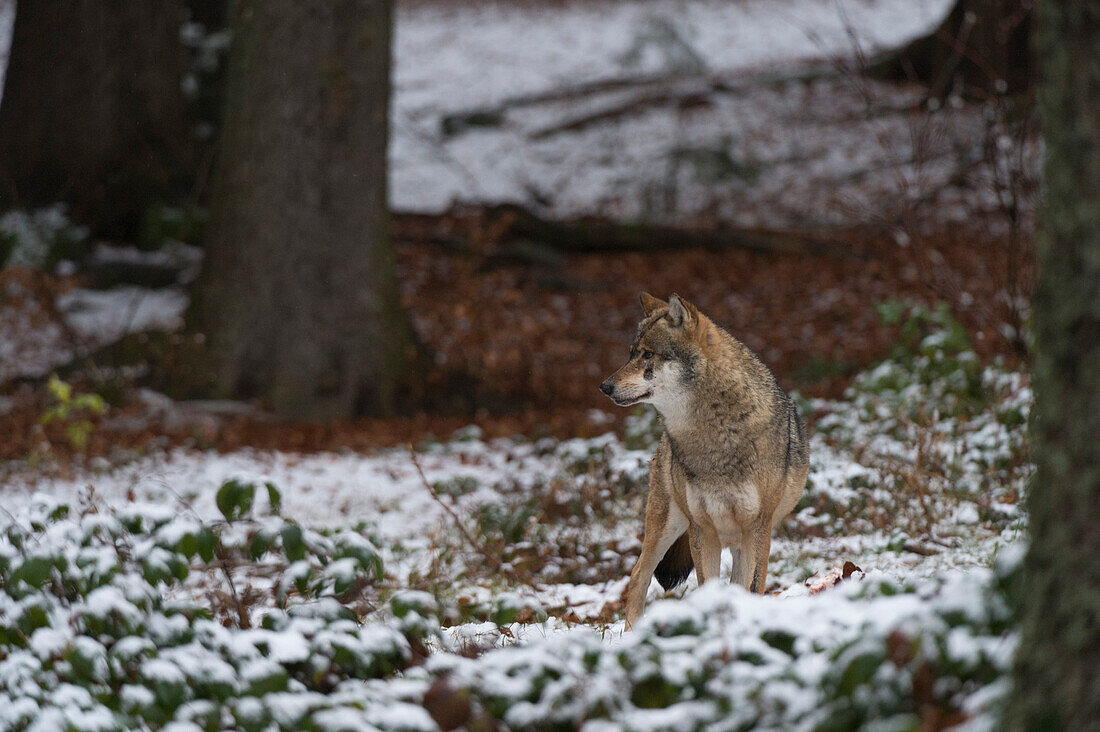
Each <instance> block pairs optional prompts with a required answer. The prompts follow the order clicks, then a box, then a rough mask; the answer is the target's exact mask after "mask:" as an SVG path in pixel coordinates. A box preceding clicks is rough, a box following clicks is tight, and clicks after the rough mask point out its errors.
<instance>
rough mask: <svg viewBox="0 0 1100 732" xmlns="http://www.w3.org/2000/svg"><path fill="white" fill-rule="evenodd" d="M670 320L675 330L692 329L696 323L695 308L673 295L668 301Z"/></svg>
mask: <svg viewBox="0 0 1100 732" xmlns="http://www.w3.org/2000/svg"><path fill="white" fill-rule="evenodd" d="M668 320H669V322H670V323H672V326H673V327H674V328H690V327H691V326H692V325H694V323H695V306H694V305H692V304H691V303H689V302H688V301H686V300H682V299H680V296H679V295H673V296H672V297H670V298H669V299H668Z"/></svg>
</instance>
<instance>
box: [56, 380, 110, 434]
mask: <svg viewBox="0 0 1100 732" xmlns="http://www.w3.org/2000/svg"><path fill="white" fill-rule="evenodd" d="M46 388H47V389H48V390H49V392H50V397H51V399H52V401H53V404H52V405H51V406H50V408H49V409H48V410H46V412H45V413H44V414H43V415H42V416H41V417H40V418H39V422H40V423H41V424H42V425H43V426H45V425H48V424H50V423H51V422H59V423H61V424H62V425H63V429H64V431H65V437H66V439H68V441H69V444H70V445H72V446H73V447H74V448H76V449H77V450H83V449H84V448H85V447H86V446H87V444H88V438H89V437H91V434H92V432H93V431H94V430H95V424H94V423H93V422H92V420H93V419H95V418H98V417H101V416H102V415H103V414H104V413H105V412H106V411H107V402H105V401H104V400H103V397H101V396H100V395H98V394H81V393H74V392H73V387H72V385H71V384H69V383H67V382H65V381H62V380H61V379H59V378H58V376H57V374H51V375H50V380H49V383H48V384H47V387H46Z"/></svg>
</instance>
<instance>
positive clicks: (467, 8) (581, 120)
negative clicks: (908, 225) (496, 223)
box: [390, 0, 977, 225]
mask: <svg viewBox="0 0 1100 732" xmlns="http://www.w3.org/2000/svg"><path fill="white" fill-rule="evenodd" d="M949 5H950V2H946V1H945V0H931V1H930V2H907V1H904V0H876V1H873V2H863V1H859V2H854V1H850V0H841V1H839V2H838V1H836V0H764V1H759V0H748V1H742V2H724V1H722V0H714V1H711V0H697V1H696V0H693V1H692V2H688V3H683V2H672V1H669V2H664V1H663V0H657V1H655V2H646V3H627V2H621V3H616V2H570V3H564V4H558V3H555V4H553V5H550V4H544V3H537V2H536V3H521V4H511V3H499V2H493V3H487V4H465V3H458V4H446V3H440V4H435V3H416V4H408V5H405V6H403V7H401V8H399V11H398V16H397V18H398V19H397V26H396V28H397V30H396V40H395V70H394V85H395V95H394V101H393V112H392V117H393V133H392V134H393V136H392V145H391V150H390V157H391V200H392V202H393V205H394V207H395V208H397V209H399V210H411V211H428V212H437V211H441V210H443V209H445V208H447V207H448V206H449V205H450V204H451V203H452V202H456V201H476V202H497V201H515V202H519V203H522V204H525V205H528V206H531V207H533V208H535V209H537V210H540V211H542V212H544V213H546V214H548V215H551V216H572V215H580V214H598V215H605V216H612V217H622V218H627V219H643V220H673V221H680V222H689V221H692V220H698V219H700V218H704V217H714V216H717V217H719V218H720V219H724V220H729V221H736V222H737V223H741V224H747V225H753V224H772V225H776V224H783V223H785V224H796V225H807V224H810V223H813V224H817V225H821V224H823V223H824V224H837V223H845V222H850V221H851V220H852V219H853V218H855V219H859V218H863V219H866V218H869V217H874V216H876V215H877V216H889V215H891V212H890V211H888V210H887V207H885V206H884V205H883V200H882V199H887V200H889V199H890V198H891V196H882V195H881V192H882V187H883V185H886V187H887V189H888V190H892V191H895V192H896V193H899V194H903V195H904V194H908V195H910V196H914V197H915V196H917V195H921V194H924V193H926V192H927V190H930V189H931V187H932V186H934V185H935V183H936V182H938V181H941V180H942V179H944V178H945V177H946V176H948V175H950V174H951V173H952V172H954V169H953V168H951V169H946V168H945V167H944V166H934V167H935V169H934V170H928V169H927V167H928V163H927V162H924V163H922V162H921V161H920V160H919V159H920V158H922V157H928V158H932V159H935V158H938V157H941V156H942V155H943V152H944V151H943V150H942V149H939V148H936V149H932V150H922V151H914V150H911V149H910V144H911V140H910V137H911V135H910V132H911V131H912V127H913V125H914V124H917V125H918V126H931V127H934V128H935V132H934V134H933V137H935V138H942V139H941V142H944V143H949V142H951V141H959V140H961V141H964V143H965V141H967V140H969V141H972V142H973V141H975V140H976V139H977V136H976V134H975V130H974V129H971V128H970V127H969V125H970V123H972V122H974V121H976V120H973V119H971V118H970V116H969V115H951V117H950V119H947V118H946V117H945V118H942V119H941V118H937V119H936V120H934V121H931V120H924V121H920V122H917V123H915V122H914V118H913V117H912V115H908V114H903V112H906V111H908V108H909V107H912V106H913V105H914V104H917V103H918V102H919V94H918V93H917V92H916V91H915V90H898V89H896V88H891V87H889V86H886V85H880V84H874V83H871V82H868V81H866V80H857V79H856V76H855V75H854V74H844V73H841V74H836V73H833V69H832V67H831V66H830V62H832V61H834V60H836V59H839V60H842V61H850V60H851V59H853V58H855V57H856V55H857V52H861V53H864V54H873V53H874V52H876V51H879V50H882V49H884V48H889V47H894V46H897V45H900V44H901V43H903V42H905V41H906V40H908V39H910V38H912V37H914V36H916V35H919V34H920V33H922V32H926V31H927V30H928V29H929V28H931V27H932V26H933V25H934V24H935V23H936V22H937V21H938V20H939V19H940V18H941V17H942V16H943V15H944V14H945V13H946V10H947V7H948V6H949ZM807 64H810V65H812V64H816V67H815V68H816V69H817V71H816V72H814V73H811V74H809V75H808V77H807V81H797V80H793V78H794V77H792V80H791V81H789V82H777V81H776V80H775V79H777V78H779V77H781V76H782V75H783V73H788V74H789V73H790V72H791V71H792V70H793V69H797V68H800V67H805V66H806V65H807ZM783 70H785V72H783ZM776 71H780V73H779V74H778V75H777V74H776V73H775V72H776ZM819 77H823V78H819ZM815 79H816V80H815ZM882 109H886V110H893V111H886V112H883V111H882ZM474 110H477V111H480V112H481V113H482V114H481V115H480V116H479V117H477V118H470V117H463V115H464V114H466V113H469V112H471V111H474ZM958 117H965V118H966V119H965V120H962V121H960V120H958V119H957V118H958ZM845 118H847V119H845ZM464 120H465V121H464ZM960 123H961V124H962V125H963V128H962V129H958V130H956V129H955V126H956V125H957V124H960ZM922 167H923V169H922ZM947 167H948V168H949V167H950V166H947ZM899 178H901V179H903V182H902V183H899V182H898V179H899ZM899 185H903V186H905V187H906V190H905V191H898V190H896V189H897V188H898V187H899ZM876 186H877V189H876ZM914 189H920V190H919V192H918V191H915V190H914ZM872 190H877V191H878V195H877V196H876V195H875V194H873V193H871V191H872Z"/></svg>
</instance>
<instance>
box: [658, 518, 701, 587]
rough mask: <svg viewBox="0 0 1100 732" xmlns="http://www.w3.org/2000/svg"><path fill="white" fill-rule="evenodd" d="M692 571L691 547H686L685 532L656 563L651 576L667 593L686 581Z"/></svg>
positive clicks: (693, 565) (693, 566)
mask: <svg viewBox="0 0 1100 732" xmlns="http://www.w3.org/2000/svg"><path fill="white" fill-rule="evenodd" d="M693 569H695V563H694V562H692V561H691V547H690V546H688V535H687V532H686V531H685V532H684V533H682V534H680V538H679V539H677V540H676V541H675V542H674V543H673V544H672V546H670V547H669V548H668V551H667V552H665V556H664V557H663V558H662V559H661V561H660V562H658V563H657V569H655V570H653V576H654V577H656V578H657V581H658V582H660V583H661V587H664V588H665V591H668V590H671V589H672V588H673V587H678V586H679V585H680V584H681V583H682V582H683V581H684V580H686V579H687V578H688V575H689V574H691V570H693Z"/></svg>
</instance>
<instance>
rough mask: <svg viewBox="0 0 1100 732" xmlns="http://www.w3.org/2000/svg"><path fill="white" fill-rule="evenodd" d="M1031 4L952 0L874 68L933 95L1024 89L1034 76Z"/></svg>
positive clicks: (1017, 0) (1011, 0)
mask: <svg viewBox="0 0 1100 732" xmlns="http://www.w3.org/2000/svg"><path fill="white" fill-rule="evenodd" d="M1031 5H1032V1H1031V0H956V2H955V5H954V6H953V7H952V8H951V12H950V13H948V15H947V17H946V18H945V19H944V20H943V22H942V23H941V24H940V25H939V26H938V27H937V28H936V29H935V30H934V31H932V33H930V34H928V35H926V36H923V37H921V38H917V39H916V40H914V41H912V42H910V43H909V44H908V45H906V46H905V47H904V48H902V49H901V50H899V51H897V52H895V53H892V54H889V55H888V56H887V57H886V58H885V59H884V60H883V61H881V62H880V63H879V64H878V65H877V68H876V71H877V72H878V73H879V74H880V75H884V76H886V77H889V78H894V79H898V80H908V81H919V82H921V83H923V84H925V85H927V86H928V89H929V96H931V97H937V98H939V97H943V96H945V95H946V94H948V93H951V92H952V91H960V92H964V93H968V94H971V95H973V94H974V93H975V92H981V93H997V94H1003V93H1006V92H1009V93H1016V92H1020V91H1024V90H1026V89H1027V88H1028V87H1029V86H1030V85H1031V82H1032V80H1033V76H1034V62H1033V59H1032V52H1031V47H1030V44H1031V35H1032V33H1031V30H1032V11H1031ZM960 83H961V87H960Z"/></svg>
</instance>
